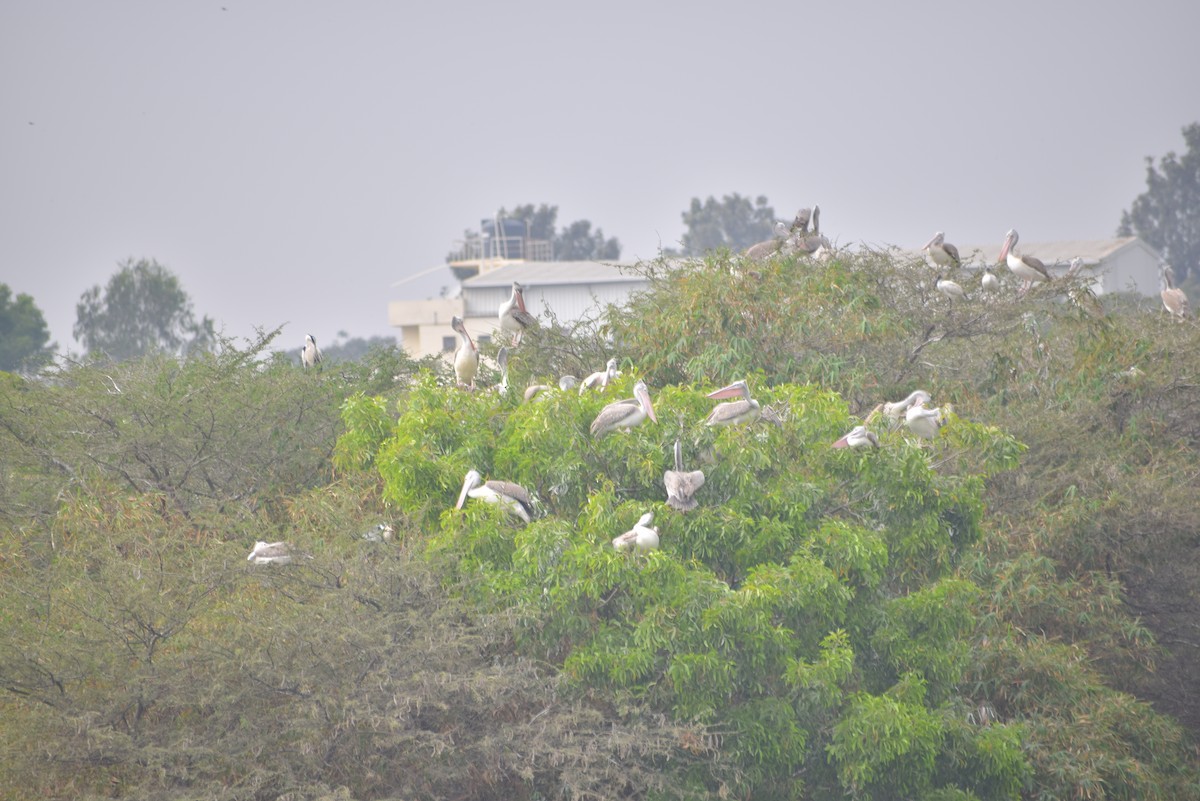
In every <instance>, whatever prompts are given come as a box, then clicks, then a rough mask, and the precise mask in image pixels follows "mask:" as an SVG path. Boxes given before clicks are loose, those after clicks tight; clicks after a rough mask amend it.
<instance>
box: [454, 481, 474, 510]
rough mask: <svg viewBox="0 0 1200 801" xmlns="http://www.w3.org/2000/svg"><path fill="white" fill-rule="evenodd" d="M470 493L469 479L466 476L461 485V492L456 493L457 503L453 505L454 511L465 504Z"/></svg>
mask: <svg viewBox="0 0 1200 801" xmlns="http://www.w3.org/2000/svg"><path fill="white" fill-rule="evenodd" d="M470 491H471V478H470V476H468V477H467V478H466V479H465V480H464V481H463V485H462V492H460V493H458V503H456V504H454V508H455V509H461V508H463V504H464V503H466V502H467V493H468V492H470Z"/></svg>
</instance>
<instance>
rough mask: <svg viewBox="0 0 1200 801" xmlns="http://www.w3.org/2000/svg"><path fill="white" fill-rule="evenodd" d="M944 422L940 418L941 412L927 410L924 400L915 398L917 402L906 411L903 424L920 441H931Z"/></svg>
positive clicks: (938, 410)
mask: <svg viewBox="0 0 1200 801" xmlns="http://www.w3.org/2000/svg"><path fill="white" fill-rule="evenodd" d="M945 422H946V421H945V420H944V419H943V418H942V410H941V409H929V408H927V407H926V406H925V399H924V398H917V402H916V403H914V404H913V405H912V406H910V407H909V408H908V411H907V412H905V413H904V423H905V425H907V426H908V430H909V431H911V432H913V433H914V434H916V435H917V436H918V437H920V438H921V439H933V438H934V437H936V436H937V433H938V429H940V428H941V427H942V425H943V424H944V423H945Z"/></svg>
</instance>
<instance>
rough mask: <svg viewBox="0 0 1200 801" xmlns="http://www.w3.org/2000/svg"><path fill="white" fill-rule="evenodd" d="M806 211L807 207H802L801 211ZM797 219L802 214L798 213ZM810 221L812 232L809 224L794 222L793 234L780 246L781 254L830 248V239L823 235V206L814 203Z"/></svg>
mask: <svg viewBox="0 0 1200 801" xmlns="http://www.w3.org/2000/svg"><path fill="white" fill-rule="evenodd" d="M804 211H807V209H801V212H804ZM796 219H797V221H799V219H800V215H797V216H796ZM809 221H811V222H812V232H811V233H810V232H809V230H808V226H807V225H804V226H799V227H798V226H797V225H796V223H793V224H792V232H791V235H790V236H789V237H788V238H787V239H786V240H785V241H784V243H783V245H782V246H780V248H779V252H780V253H781V254H783V255H784V256H793V255H795V254H797V253H799V254H815V253H816V252H817V251H819V250H821V249H822V248H824V249H825V250H829V249H830V247H831V246H830V243H829V239H828V238H827V237H824V236H822V235H821V207H820V206H818V205H813V207H812V212H811V215H810V217H809Z"/></svg>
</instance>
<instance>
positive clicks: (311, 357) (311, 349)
mask: <svg viewBox="0 0 1200 801" xmlns="http://www.w3.org/2000/svg"><path fill="white" fill-rule="evenodd" d="M300 363H301V364H303V365H304V368H305V369H306V370H307V369H308V368H309V367H312V366H313V365H317V364H320V363H321V349H320V348H318V347H317V340H316V339H315V338H314V337H313V335H312V334H305V335H304V349H303V350H302V351H300Z"/></svg>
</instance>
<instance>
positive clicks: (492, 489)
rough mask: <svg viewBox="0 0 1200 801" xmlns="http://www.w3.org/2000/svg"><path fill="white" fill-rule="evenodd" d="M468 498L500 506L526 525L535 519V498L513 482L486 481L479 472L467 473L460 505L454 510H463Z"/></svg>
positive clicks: (460, 495) (459, 498)
mask: <svg viewBox="0 0 1200 801" xmlns="http://www.w3.org/2000/svg"><path fill="white" fill-rule="evenodd" d="M468 497H470V498H478V499H479V500H481V501H485V502H487V503H495V504H499V505H500V506H501V507H503V508H504V509H505V510H506V511H508V512H509V513H510V514H513V515H516V516H517V517H519V518H521V519H522V520H524V521H525V522H526V523H528V522H529V521H530V520H531V519H532V518H533V497H532V496H531V495H530V494H529V492H528V490H526V489H525V488H524V487H522V486H521V485H520V484H514V483H512V482H511V481H484V480H483V476H481V475H479V471H478V470H471V471H468V472H467V475H466V477H465V478H464V479H463V485H462V492H460V493H459V494H458V503H456V504H455V505H454V508H455V509H461V508H463V504H464V503H466V502H467V498H468Z"/></svg>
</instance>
